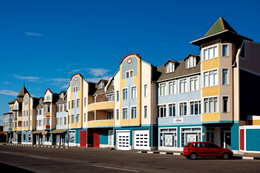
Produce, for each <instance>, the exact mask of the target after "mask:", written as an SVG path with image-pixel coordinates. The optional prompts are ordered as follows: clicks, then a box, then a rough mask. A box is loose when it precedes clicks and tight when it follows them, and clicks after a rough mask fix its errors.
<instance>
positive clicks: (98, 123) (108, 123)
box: [88, 120, 114, 128]
mask: <svg viewBox="0 0 260 173" xmlns="http://www.w3.org/2000/svg"><path fill="white" fill-rule="evenodd" d="M113 126H114V120H92V121H88V127H89V128H91V127H113Z"/></svg>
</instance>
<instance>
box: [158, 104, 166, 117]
mask: <svg viewBox="0 0 260 173" xmlns="http://www.w3.org/2000/svg"><path fill="white" fill-rule="evenodd" d="M157 116H158V117H166V105H159V106H158V107H157Z"/></svg>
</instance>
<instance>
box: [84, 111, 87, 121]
mask: <svg viewBox="0 0 260 173" xmlns="http://www.w3.org/2000/svg"><path fill="white" fill-rule="evenodd" d="M86 121H87V115H86V113H84V123H85V122H86Z"/></svg>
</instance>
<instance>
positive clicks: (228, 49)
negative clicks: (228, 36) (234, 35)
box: [221, 43, 230, 57]
mask: <svg viewBox="0 0 260 173" xmlns="http://www.w3.org/2000/svg"><path fill="white" fill-rule="evenodd" d="M223 46H227V55H225V56H224V55H223ZM221 56H222V57H229V56H230V44H228V43H225V44H222V45H221Z"/></svg>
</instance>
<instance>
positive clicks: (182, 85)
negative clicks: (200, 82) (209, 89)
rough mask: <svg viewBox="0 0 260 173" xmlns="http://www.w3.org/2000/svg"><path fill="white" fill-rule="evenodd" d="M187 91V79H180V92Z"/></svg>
mask: <svg viewBox="0 0 260 173" xmlns="http://www.w3.org/2000/svg"><path fill="white" fill-rule="evenodd" d="M184 92H188V84H187V79H180V93H184Z"/></svg>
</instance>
